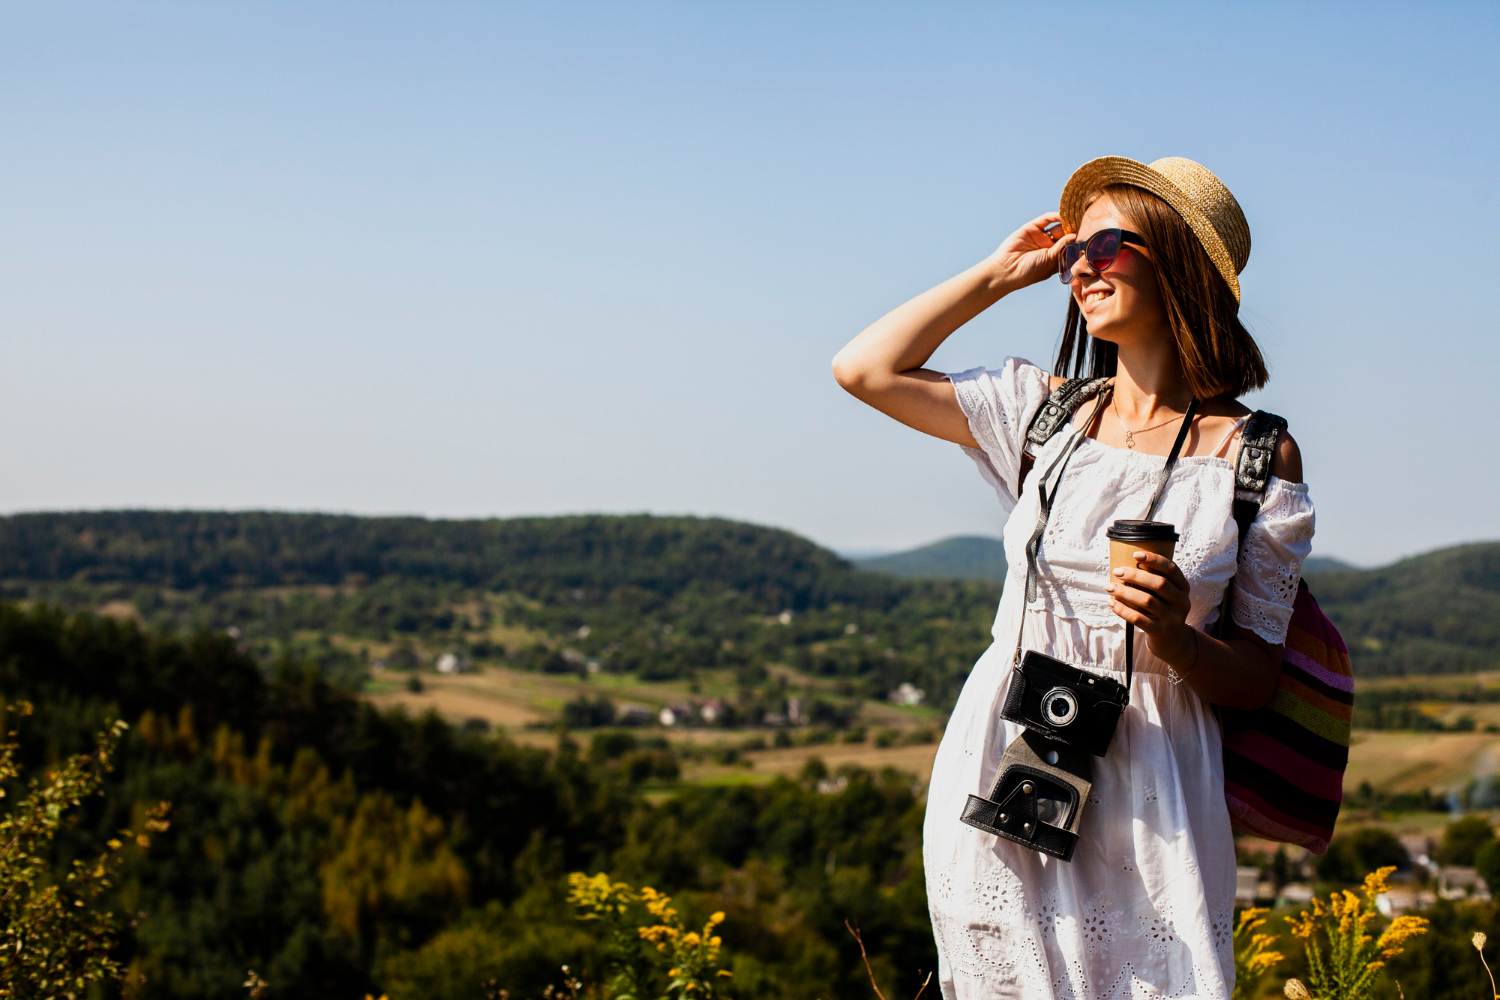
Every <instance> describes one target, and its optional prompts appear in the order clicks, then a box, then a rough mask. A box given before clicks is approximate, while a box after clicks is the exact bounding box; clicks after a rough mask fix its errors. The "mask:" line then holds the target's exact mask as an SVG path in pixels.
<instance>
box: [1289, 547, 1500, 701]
mask: <svg viewBox="0 0 1500 1000" xmlns="http://www.w3.org/2000/svg"><path fill="white" fill-rule="evenodd" d="M1305 576H1306V579H1307V583H1308V586H1309V587H1310V588H1311V589H1312V592H1313V594H1314V595H1315V596H1316V597H1317V598H1318V603H1319V604H1320V605H1321V606H1322V607H1323V610H1324V611H1326V612H1327V613H1328V616H1329V617H1330V618H1332V619H1333V621H1334V624H1336V625H1337V626H1338V627H1339V631H1340V632H1341V633H1343V636H1344V639H1345V641H1346V642H1348V644H1349V649H1350V654H1351V658H1352V659H1353V661H1354V667H1355V670H1356V672H1357V673H1359V674H1360V675H1362V676H1367V677H1372V676H1388V675H1400V674H1440V673H1469V672H1473V671H1478V670H1495V669H1500V542H1479V543H1475V544H1471V545H1458V546H1454V547H1453V548H1449V549H1439V550H1438V551H1436V552H1428V553H1426V554H1424V555H1420V556H1413V557H1412V558H1410V559H1403V560H1401V561H1400V562H1398V563H1393V564H1392V565H1390V566H1382V567H1380V568H1378V569H1365V570H1361V569H1345V570H1337V571H1334V572H1331V573H1321V572H1319V573H1314V572H1310V573H1307V574H1305Z"/></svg>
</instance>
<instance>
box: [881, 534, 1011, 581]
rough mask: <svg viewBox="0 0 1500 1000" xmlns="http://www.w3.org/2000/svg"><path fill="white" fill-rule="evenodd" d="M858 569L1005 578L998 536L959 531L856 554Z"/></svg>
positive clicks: (909, 574) (910, 575)
mask: <svg viewBox="0 0 1500 1000" xmlns="http://www.w3.org/2000/svg"><path fill="white" fill-rule="evenodd" d="M852 561H853V563H854V564H855V565H856V566H858V567H860V568H861V569H872V570H875V571H876V572H880V573H889V574H890V575H891V576H899V577H905V578H908V579H910V578H914V577H927V578H930V579H936V580H991V581H994V582H996V583H1004V582H1005V546H1004V544H1003V543H1002V542H1001V541H1000V539H998V538H989V537H987V536H985V535H962V536H959V537H957V538H944V539H943V540H942V541H938V542H933V543H932V544H931V545H923V546H921V547H920V548H915V549H908V550H907V551H905V552H893V553H891V554H889V555H879V556H864V557H860V558H855V559H853V560H852Z"/></svg>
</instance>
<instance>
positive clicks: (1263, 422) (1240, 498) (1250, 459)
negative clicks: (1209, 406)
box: [1213, 410, 1286, 639]
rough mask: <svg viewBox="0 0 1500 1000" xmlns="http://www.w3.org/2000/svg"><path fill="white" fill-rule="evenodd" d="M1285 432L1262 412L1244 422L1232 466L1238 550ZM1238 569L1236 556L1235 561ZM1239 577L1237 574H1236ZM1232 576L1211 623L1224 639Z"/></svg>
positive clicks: (1274, 418) (1276, 420)
mask: <svg viewBox="0 0 1500 1000" xmlns="http://www.w3.org/2000/svg"><path fill="white" fill-rule="evenodd" d="M1284 430H1286V418H1285V417H1278V416H1277V415H1276V414H1274V413H1267V412H1266V411H1265V410H1256V411H1255V412H1254V413H1252V414H1250V416H1249V417H1247V418H1246V420H1245V432H1244V434H1243V435H1241V437H1240V454H1239V457H1238V458H1237V459H1235V463H1234V523H1235V526H1236V527H1237V528H1238V529H1239V547H1240V548H1241V549H1243V548H1244V547H1245V538H1246V536H1248V535H1249V534H1250V525H1252V524H1254V523H1255V515H1257V514H1259V513H1260V501H1261V497H1263V496H1265V493H1266V486H1267V484H1269V483H1270V482H1271V463H1272V461H1273V460H1274V459H1275V457H1276V445H1277V443H1278V442H1279V441H1280V439H1281V432H1282V431H1284ZM1235 562H1236V568H1238V562H1239V559H1238V555H1236V558H1235ZM1236 575H1238V573H1236ZM1234 579H1235V578H1234V577H1230V578H1229V583H1228V584H1226V585H1225V587H1224V600H1223V602H1222V603H1220V605H1219V620H1218V621H1217V622H1215V623H1214V626H1213V629H1214V630H1213V635H1214V638H1216V639H1223V638H1224V637H1225V636H1227V635H1228V634H1229V608H1230V602H1231V600H1232V599H1233V596H1234Z"/></svg>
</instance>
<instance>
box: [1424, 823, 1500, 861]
mask: <svg viewBox="0 0 1500 1000" xmlns="http://www.w3.org/2000/svg"><path fill="white" fill-rule="evenodd" d="M1494 839H1495V831H1494V829H1493V828H1492V827H1491V826H1490V821H1489V820H1488V819H1486V818H1485V817H1483V816H1465V817H1464V818H1463V819H1461V820H1459V821H1458V822H1457V823H1450V824H1448V829H1446V830H1444V831H1443V842H1442V844H1441V845H1440V846H1439V847H1438V849H1437V855H1436V858H1435V860H1436V861H1437V862H1438V863H1439V864H1444V865H1472V864H1474V863H1475V860H1476V859H1477V857H1478V855H1479V850H1480V848H1482V847H1484V845H1485V844H1488V843H1489V842H1490V841H1492V840H1494Z"/></svg>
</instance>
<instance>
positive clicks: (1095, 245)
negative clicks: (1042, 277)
mask: <svg viewBox="0 0 1500 1000" xmlns="http://www.w3.org/2000/svg"><path fill="white" fill-rule="evenodd" d="M1127 243H1129V244H1131V245H1133V246H1138V247H1144V246H1145V245H1146V238H1145V237H1144V236H1142V235H1140V234H1139V233H1132V232H1131V231H1130V230H1128V229H1101V230H1099V231H1098V232H1097V233H1095V234H1094V235H1093V236H1090V237H1089V238H1088V242H1086V243H1076V242H1075V243H1069V244H1068V245H1067V246H1065V247H1063V252H1062V256H1061V257H1059V258H1058V259H1057V280H1059V281H1061V282H1062V283H1063V284H1065V285H1066V284H1069V283H1070V282H1072V280H1073V268H1075V267H1077V266H1078V261H1079V260H1080V259H1083V260H1086V261H1088V263H1089V267H1091V268H1093V269H1094V270H1095V271H1096V272H1102V271H1108V270H1109V269H1110V268H1112V267H1114V266H1115V261H1117V260H1119V259H1120V248H1121V247H1123V246H1124V245H1125V244H1127Z"/></svg>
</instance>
